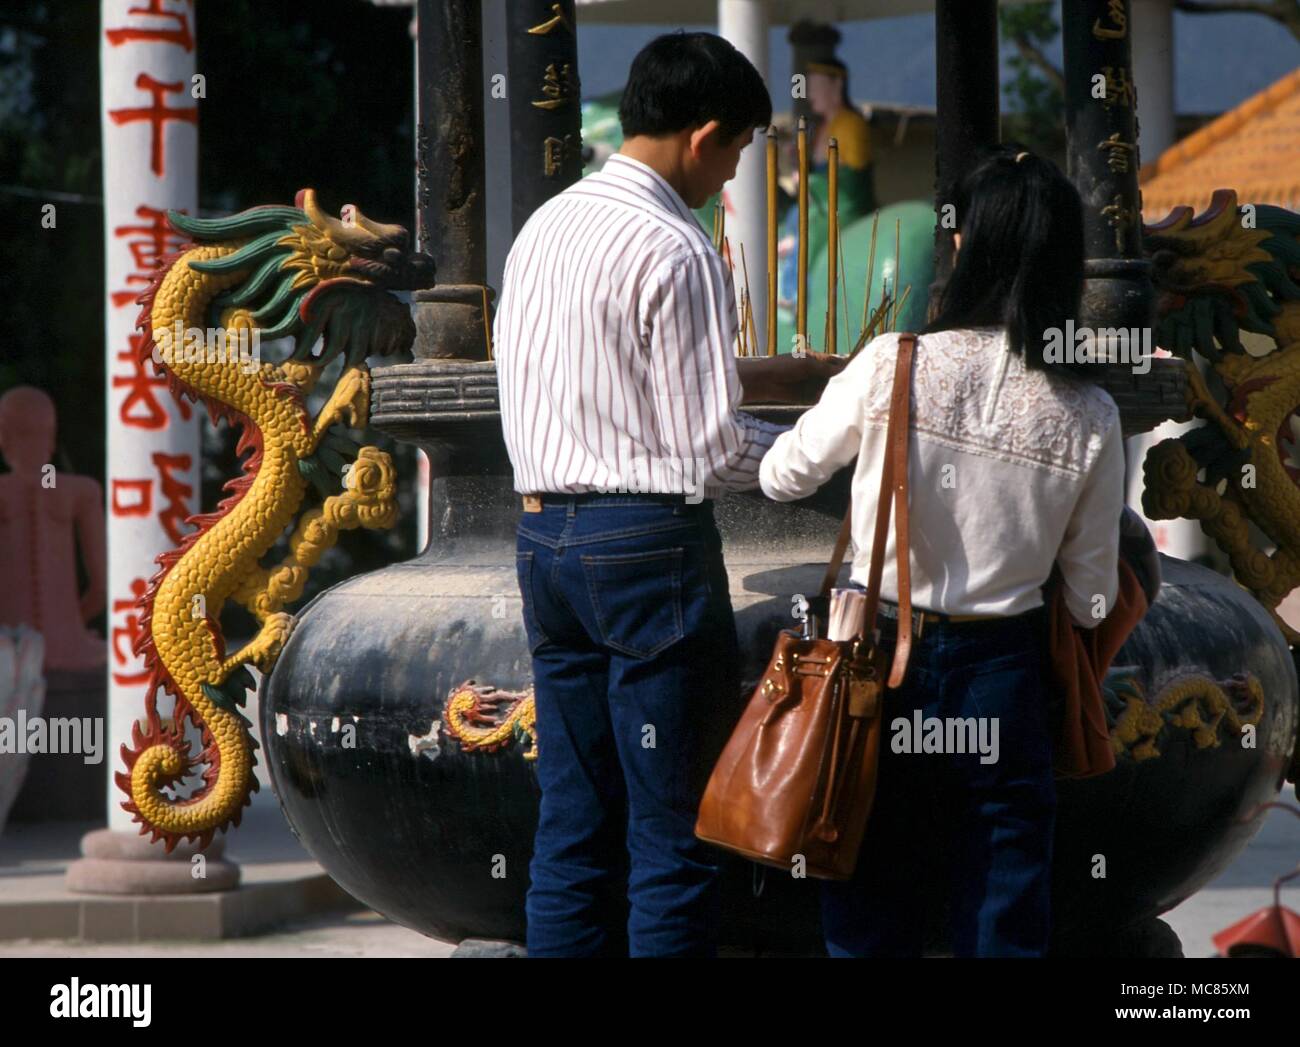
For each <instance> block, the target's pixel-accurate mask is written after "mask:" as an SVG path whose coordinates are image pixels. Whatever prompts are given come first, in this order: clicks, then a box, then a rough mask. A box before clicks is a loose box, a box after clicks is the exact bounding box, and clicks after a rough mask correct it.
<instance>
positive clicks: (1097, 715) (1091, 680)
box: [1047, 557, 1147, 778]
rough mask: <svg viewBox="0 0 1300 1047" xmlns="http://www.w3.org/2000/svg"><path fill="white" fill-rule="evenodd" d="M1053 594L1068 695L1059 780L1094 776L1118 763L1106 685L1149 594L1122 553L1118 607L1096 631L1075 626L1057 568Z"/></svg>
mask: <svg viewBox="0 0 1300 1047" xmlns="http://www.w3.org/2000/svg"><path fill="white" fill-rule="evenodd" d="M1047 594H1048V600H1047V603H1048V609H1049V622H1050V625H1049V628H1050V630H1051V640H1050V647H1051V660H1052V667H1053V673H1054V676H1055V680H1054V685H1055V687H1056V688H1057V689H1058V691H1059V692H1060V693H1061V694H1062V695H1063V696H1064V701H1063V703H1062V708H1061V712H1060V721H1059V723H1058V724H1057V728H1056V738H1055V751H1054V753H1053V768H1054V770H1055V773H1056V777H1057V778H1092V777H1094V776H1096V775H1098V774H1105V773H1106V772H1107V771H1109V770H1110V769H1111V768H1113V767H1114V766H1115V751H1114V750H1113V749H1112V748H1111V744H1110V730H1109V728H1108V727H1107V726H1106V709H1105V705H1104V702H1103V700H1102V693H1101V683H1102V680H1104V679H1105V678H1106V670H1108V669H1109V668H1110V663H1111V662H1112V661H1113V660H1114V658H1115V655H1117V654H1118V653H1119V649H1120V648H1121V647H1122V646H1123V645H1124V641H1125V640H1126V639H1127V638H1128V635H1129V633H1131V632H1132V631H1133V630H1134V628H1136V626H1137V624H1138V622H1140V621H1141V620H1142V616H1143V615H1144V614H1146V613H1147V598H1146V594H1145V593H1144V592H1143V591H1142V585H1141V583H1140V582H1139V581H1138V576H1137V573H1136V572H1135V571H1134V570H1133V568H1131V567H1130V566H1129V565H1128V564H1127V563H1125V562H1124V559H1123V558H1122V557H1121V558H1120V561H1119V595H1118V596H1117V597H1116V599H1115V606H1114V607H1112V608H1111V611H1110V614H1108V615H1107V616H1106V617H1105V618H1104V619H1102V621H1101V623H1100V624H1099V625H1098V626H1097V627H1096V628H1094V629H1082V628H1080V627H1079V626H1077V625H1075V624H1074V620H1073V619H1072V618H1071V617H1070V612H1069V611H1068V610H1067V609H1066V606H1065V591H1064V588H1063V587H1062V585H1061V581H1060V578H1059V575H1057V574H1056V573H1055V572H1054V574H1053V581H1052V582H1051V583H1050V585H1049V588H1048V590H1047Z"/></svg>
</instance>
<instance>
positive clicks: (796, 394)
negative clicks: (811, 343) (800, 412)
mask: <svg viewBox="0 0 1300 1047" xmlns="http://www.w3.org/2000/svg"><path fill="white" fill-rule="evenodd" d="M848 359H849V358H848V357H847V356H840V355H837V354H834V353H812V352H809V353H803V354H802V355H800V356H795V355H794V354H793V353H789V354H785V355H781V356H742V357H739V358H738V359H737V360H736V373H737V374H738V375H739V377H740V384H741V385H742V386H743V387H744V395H743V396H742V397H741V400H740V402H741V403H742V404H810V405H811V404H814V403H816V402H817V400H818V399H819V398H820V397H821V394H822V390H823V389H824V388H826V383H827V382H829V381H830V380H831V379H832V378H834V377H835V376H836V375H837V374H839V373H840V372H841V371H843V370H844V367H845V365H846V364H847V363H848Z"/></svg>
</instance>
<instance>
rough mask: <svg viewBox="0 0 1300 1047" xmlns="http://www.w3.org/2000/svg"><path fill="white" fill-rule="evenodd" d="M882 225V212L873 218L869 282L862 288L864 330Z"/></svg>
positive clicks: (868, 257) (868, 267) (868, 266)
mask: <svg viewBox="0 0 1300 1047" xmlns="http://www.w3.org/2000/svg"><path fill="white" fill-rule="evenodd" d="M879 226H880V212H879V211H877V212H876V214H875V217H873V218H872V219H871V252H870V254H869V255H868V256H867V283H866V286H865V287H863V288H862V330H864V331H865V330H866V328H867V310H868V309H870V308H871V278H872V277H873V276H874V275H875V271H876V230H877V228H879Z"/></svg>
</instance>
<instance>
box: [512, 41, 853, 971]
mask: <svg viewBox="0 0 1300 1047" xmlns="http://www.w3.org/2000/svg"><path fill="white" fill-rule="evenodd" d="M619 116H620V120H621V122H622V125H623V134H624V144H623V146H622V148H621V150H620V152H618V153H616V154H614V155H613V156H611V157H610V159H609V160H608V161H607V163H606V164H605V166H604V168H603V169H602V170H601V171H600V172H598V173H596V174H593V175H591V176H590V177H588V178H586V179H583V180H581V181H580V182H578V183H576V184H575V185H573V186H570V187H569V188H568V189H566V190H565V191H564V192H562V193H560V194H559V195H558V196H556V197H554V198H553V199H551V200H550V201H548V202H547V203H546V204H544V205H543V206H542V207H540V208H539V209H538V210H537V212H536V213H535V214H534V215H532V217H531V218H530V219H529V220H528V222H527V223H526V224H525V226H524V227H523V229H522V230H521V231H520V233H519V237H518V239H517V240H516V241H515V244H514V246H513V248H512V249H511V252H510V255H509V257H508V259H507V261H506V269H505V278H504V281H503V286H502V292H501V301H500V306H499V309H498V311H497V315H496V327H495V332H494V339H493V344H494V350H495V351H494V355H495V357H496V361H497V374H498V382H499V387H500V396H501V420H502V428H503V430H504V436H505V442H506V448H507V451H508V452H509V455H510V461H511V464H512V466H513V467H514V475H515V490H516V491H518V492H519V493H520V494H521V495H523V496H524V497H523V502H524V512H523V514H522V517H521V519H520V523H519V529H518V546H517V558H516V562H517V566H518V581H519V588H520V595H521V597H522V601H523V617H524V627H525V631H526V633H527V637H528V645H529V650H530V652H531V655H532V667H533V681H534V693H535V696H536V709H537V727H538V739H539V744H538V753H539V756H538V761H537V775H538V781H539V783H540V785H541V790H542V801H541V815H540V820H539V824H538V830H537V836H536V839H535V841H534V855H533V860H532V864H531V866H530V877H531V882H530V887H529V891H528V902H527V915H528V951H529V955H532V956H556V955H602V954H604V955H609V954H626V953H627V952H629V951H630V953H631V954H632V955H638V956H641V955H701V954H706V955H707V954H709V953H711V952H712V950H713V948H714V943H715V941H716V932H717V910H716V890H715V880H716V874H717V870H718V864H717V863H718V859H719V857H720V855H719V854H718V853H717V852H716V851H713V850H712V849H711V848H709V847H707V846H706V845H704V844H702V843H701V842H700V841H698V840H697V839H696V838H695V835H694V823H695V816H696V813H697V809H698V805H699V799H700V794H701V793H702V791H703V786H704V783H705V781H706V780H707V777H708V774H709V772H710V770H711V768H712V761H713V760H714V759H715V758H716V756H717V753H718V752H719V750H720V748H721V745H722V743H723V741H724V740H725V737H726V735H727V733H729V731H730V729H731V727H732V726H733V724H734V717H735V715H736V714H737V712H738V709H737V708H736V701H737V700H738V699H739V698H741V697H742V696H741V695H740V694H739V651H738V649H737V642H736V629H735V620H734V618H733V616H732V608H731V602H730V597H729V593H728V587H727V575H726V569H725V566H724V564H723V561H722V543H721V538H720V536H719V534H718V529H717V526H716V524H715V522H714V519H713V512H712V499H714V498H716V497H718V496H719V495H720V494H722V493H723V492H724V491H728V490H731V491H740V490H750V489H754V488H757V487H758V466H759V462H760V461H761V460H762V457H763V455H764V453H766V451H767V450H768V448H770V447H771V446H772V443H773V441H774V440H775V439H776V437H777V436H778V435H779V434H780V433H781V432H783V431H784V430H785V428H787V427H784V426H778V425H773V424H771V423H768V422H763V421H761V420H759V419H757V418H754V417H752V416H750V415H748V414H745V413H743V412H741V411H739V410H738V407H739V405H740V404H741V403H743V402H751V403H752V402H769V403H771V402H786V403H795V402H802V403H811V402H813V401H815V400H816V399H817V397H818V395H819V394H820V390H821V388H822V387H823V386H824V385H825V383H826V381H827V380H828V379H829V378H830V377H831V376H832V375H833V374H835V373H838V371H839V369H840V367H841V366H842V363H843V360H842V359H837V358H830V357H827V356H825V355H822V354H808V355H805V356H802V357H798V358H796V357H794V356H791V355H785V356H777V357H771V358H767V357H764V358H744V359H737V358H736V357H735V355H734V350H733V342H734V341H735V336H736V331H737V318H736V309H735V293H734V289H733V286H732V281H731V275H730V271H729V267H728V266H727V264H726V263H725V262H724V261H723V259H722V258H721V257H720V256H719V254H718V252H717V251H716V250H715V249H714V247H713V244H712V242H711V241H710V239H709V237H708V235H707V234H706V233H705V232H704V230H703V229H702V228H701V227H700V225H699V223H698V222H697V221H696V219H695V216H694V215H693V214H692V213H691V208H693V207H700V206H702V205H703V204H704V202H705V201H706V200H708V198H709V197H710V196H711V195H713V194H714V193H715V192H717V191H719V190H720V189H721V188H722V186H723V184H724V183H725V182H726V181H728V180H729V179H730V178H732V177H733V176H734V175H735V171H736V165H737V163H738V162H739V159H740V152H741V150H742V149H743V148H744V147H745V146H746V145H747V144H749V142H750V141H751V140H752V138H753V134H754V131H755V129H756V128H759V127H764V126H766V125H767V124H768V123H769V122H770V121H771V99H770V98H769V96H768V93H767V89H766V87H765V86H764V84H763V82H762V79H761V77H759V75H758V73H757V71H755V69H754V67H753V66H752V65H751V64H750V63H749V62H748V61H747V60H746V59H745V58H744V56H743V55H741V54H740V53H739V52H738V51H736V50H735V48H733V47H732V46H731V45H730V44H729V43H727V42H726V41H724V40H722V39H721V38H720V37H717V36H713V35H711V34H708V33H674V34H669V35H667V36H663V37H660V38H658V39H657V40H655V41H653V42H652V43H650V44H649V45H648V46H647V47H646V48H645V49H644V50H643V51H642V52H641V53H640V54H639V55H638V56H637V57H636V59H635V61H634V62H633V65H632V69H631V71H630V73H629V78H628V83H627V86H626V88H625V90H624V94H623V100H622V103H621V105H620V110H619ZM624 877H626V890H624V889H623V879H624ZM629 909H630V911H628V910H629Z"/></svg>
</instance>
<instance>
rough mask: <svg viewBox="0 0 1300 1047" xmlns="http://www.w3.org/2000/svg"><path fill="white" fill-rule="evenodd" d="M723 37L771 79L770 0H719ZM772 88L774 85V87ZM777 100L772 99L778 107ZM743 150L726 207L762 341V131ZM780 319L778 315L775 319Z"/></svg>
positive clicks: (734, 258) (725, 196)
mask: <svg viewBox="0 0 1300 1047" xmlns="http://www.w3.org/2000/svg"><path fill="white" fill-rule="evenodd" d="M718 35H719V36H721V37H723V38H724V39H726V40H729V41H730V42H731V44H732V45H733V46H734V47H735V48H736V50H737V51H739V52H740V53H741V54H743V55H744V56H745V57H746V58H748V59H749V60H750V62H752V63H753V65H754V68H755V69H757V70H758V75H759V76H761V77H762V78H763V80H764V81H766V80H767V77H768V4H767V0H718ZM769 90H770V88H769ZM777 104H778V100H777V99H775V98H774V99H773V105H774V108H775V106H776V105H777ZM754 139H755V140H754V142H753V144H751V145H749V146H748V147H746V149H745V150H744V152H742V153H741V154H740V166H739V167H737V168H736V177H735V178H733V179H732V180H731V181H730V182H728V183H727V185H726V187H725V188H724V189H723V200H724V203H725V206H726V209H727V240H728V241H729V242H730V244H731V258H732V261H733V262H734V264H735V269H736V304H737V306H738V307H739V305H740V291H741V288H742V287H743V286H744V279H743V277H742V274H741V264H740V247H741V244H744V247H745V262H746V266H747V267H748V269H749V300H750V305H751V308H752V309H753V315H754V326H755V328H756V330H757V332H758V344H759V345H766V344H767V343H766V338H767V322H768V317H767V224H766V223H767V157H766V153H765V152H764V145H763V141H762V137H761V136H760V135H755V136H754ZM772 319H773V321H775V317H773V318H772Z"/></svg>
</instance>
